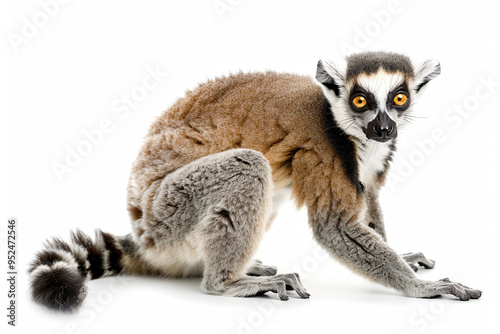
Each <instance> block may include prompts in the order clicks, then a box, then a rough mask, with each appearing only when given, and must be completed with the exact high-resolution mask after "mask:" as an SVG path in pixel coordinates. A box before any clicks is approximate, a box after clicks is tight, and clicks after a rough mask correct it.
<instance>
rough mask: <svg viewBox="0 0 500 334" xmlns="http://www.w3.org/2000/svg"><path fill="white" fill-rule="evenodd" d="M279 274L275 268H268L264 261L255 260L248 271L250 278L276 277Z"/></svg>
mask: <svg viewBox="0 0 500 334" xmlns="http://www.w3.org/2000/svg"><path fill="white" fill-rule="evenodd" d="M277 272H278V268H276V267H275V266H266V265H265V264H262V261H260V260H255V262H254V264H253V265H252V266H251V267H250V268H248V269H247V275H248V276H274V275H276V273H277Z"/></svg>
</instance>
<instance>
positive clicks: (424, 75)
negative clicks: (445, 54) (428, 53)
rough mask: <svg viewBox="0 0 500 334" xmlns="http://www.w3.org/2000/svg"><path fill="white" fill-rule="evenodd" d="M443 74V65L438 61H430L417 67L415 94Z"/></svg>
mask: <svg viewBox="0 0 500 334" xmlns="http://www.w3.org/2000/svg"><path fill="white" fill-rule="evenodd" d="M439 74H441V64H440V63H439V61H438V60H437V59H428V60H425V61H423V62H422V63H420V64H419V65H417V66H415V83H414V85H415V88H414V89H415V92H417V93H418V92H419V91H420V89H421V88H422V87H423V86H425V85H426V84H427V83H428V82H429V81H431V80H432V79H434V78H436V77H438V76H439Z"/></svg>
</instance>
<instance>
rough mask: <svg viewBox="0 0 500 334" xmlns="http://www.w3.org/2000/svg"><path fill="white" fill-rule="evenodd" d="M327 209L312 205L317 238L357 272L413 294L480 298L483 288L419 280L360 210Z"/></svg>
mask: <svg viewBox="0 0 500 334" xmlns="http://www.w3.org/2000/svg"><path fill="white" fill-rule="evenodd" d="M326 211H328V212H320V210H318V209H316V208H309V219H310V223H311V226H312V228H313V232H314V236H315V238H316V240H317V241H318V242H319V243H320V244H321V245H322V246H323V247H324V248H325V249H326V250H328V251H329V252H330V253H331V254H332V255H333V256H334V257H335V258H337V259H339V260H341V261H342V262H344V263H345V264H346V265H348V266H349V267H351V268H352V269H354V270H355V271H357V272H359V273H362V274H364V275H365V276H367V277H368V278H371V279H373V280H374V281H376V282H379V283H382V284H384V285H386V286H389V287H392V288H394V289H396V290H399V291H401V292H403V293H404V294H406V295H408V296H411V297H421V298H428V297H435V296H440V295H447V294H451V295H454V296H456V297H458V298H460V299H461V300H469V299H477V298H479V297H481V291H479V290H476V289H471V288H469V287H467V286H465V285H462V284H460V283H455V282H451V281H450V280H448V279H442V280H439V281H435V282H433V281H426V280H422V279H419V278H418V277H417V276H416V275H415V273H414V272H413V270H412V269H411V268H410V266H409V265H408V264H407V263H406V262H405V261H404V260H403V259H402V258H401V257H400V256H399V255H398V254H397V253H396V252H395V251H394V250H392V249H391V248H390V247H389V246H388V245H387V243H385V242H384V240H383V239H382V238H381V237H380V236H379V235H378V234H377V233H375V232H374V231H373V229H371V228H369V227H368V226H366V225H364V224H363V223H361V222H360V221H359V216H358V213H354V212H350V211H349V210H340V211H339V210H338V209H336V208H334V207H331V208H330V209H327V210H326Z"/></svg>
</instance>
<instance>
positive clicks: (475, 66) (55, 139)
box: [0, 0, 500, 334]
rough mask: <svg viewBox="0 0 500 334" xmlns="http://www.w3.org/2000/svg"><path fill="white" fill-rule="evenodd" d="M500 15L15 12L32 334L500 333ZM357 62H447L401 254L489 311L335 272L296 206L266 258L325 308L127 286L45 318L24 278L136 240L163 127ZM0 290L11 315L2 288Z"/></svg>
mask: <svg viewBox="0 0 500 334" xmlns="http://www.w3.org/2000/svg"><path fill="white" fill-rule="evenodd" d="M499 9H500V8H499V5H498V2H494V1H404V0H401V1H398V0H393V1H385V0H384V1H255V0H252V1H250V0H200V1H103V0H100V1H82V0H80V1H78V0H74V1H68V0H64V1H63V0H41V1H35V0H30V1H19V0H16V1H4V2H2V9H1V15H2V17H1V20H0V21H1V24H2V29H3V30H4V31H3V35H2V36H3V38H2V47H3V54H4V56H5V58H6V59H5V61H2V62H1V64H2V65H1V66H2V70H3V71H2V73H3V75H2V79H1V80H2V85H3V87H2V88H3V89H2V92H3V93H4V94H2V96H3V97H4V98H5V99H3V101H2V104H3V108H2V111H1V117H2V119H1V122H0V127H1V128H0V136H1V143H2V157H3V159H2V164H1V166H2V167H1V168H2V173H1V178H2V180H1V181H2V182H1V185H2V186H1V189H2V198H1V203H2V204H1V206H0V208H1V216H0V217H1V219H2V225H1V226H2V228H1V231H0V233H1V234H0V235H1V236H2V254H5V234H6V221H7V218H8V217H17V218H18V219H19V227H18V233H19V238H20V239H19V246H18V247H19V249H18V251H19V262H20V277H19V283H18V292H19V296H18V312H19V318H18V325H19V326H18V327H17V328H16V330H17V332H19V333H44V334H45V333H47V334H51V333H52V334H55V333H58V334H59V333H67V334H72V333H102V332H105V331H108V330H117V331H118V330H120V331H122V332H123V331H127V330H130V331H137V330H139V331H140V330H147V331H148V332H151V330H154V329H157V330H158V331H162V332H168V333H199V332H203V333H271V332H273V333H276V332H284V331H292V332H293V333H295V332H297V333H299V332H309V333H310V332H316V331H319V330H328V331H330V332H338V333H346V332H349V333H362V332H367V331H370V332H372V333H395V334H402V333H442V332H443V330H445V329H446V330H450V331H451V330H453V331H454V332H456V333H465V332H470V331H474V332H478V333H491V332H494V331H495V330H494V328H496V329H498V320H496V318H497V315H498V310H499V306H498V300H499V299H498V298H499V297H500V296H499V293H498V289H497V284H498V282H497V279H494V277H498V276H494V271H495V268H496V267H497V266H498V263H496V262H497V256H496V255H497V254H498V248H497V245H496V242H497V238H496V236H495V235H496V234H497V233H499V228H498V223H499V221H498V217H497V215H495V216H494V215H493V210H494V208H495V207H497V206H498V204H497V203H498V200H499V198H498V195H497V193H496V189H497V188H496V186H497V185H498V169H499V159H498V145H497V144H496V143H494V142H493V140H498V136H497V135H496V133H497V132H498V128H499V124H500V119H499V117H498V102H499V96H500V68H499V66H498V59H500V52H499V48H498V46H499V45H498V33H499V32H500V31H499V23H498V18H497V14H498V12H499ZM356 50H393V51H399V52H403V53H406V54H408V55H410V56H412V57H417V58H420V59H421V58H425V57H433V58H438V59H439V60H440V61H441V65H442V75H441V76H440V77H439V78H438V79H435V80H434V81H432V82H431V83H430V84H429V87H428V89H427V91H426V94H425V97H424V98H423V100H422V102H421V103H420V105H419V110H420V111H419V113H420V116H422V117H423V118H421V119H419V120H416V121H415V124H414V126H413V127H412V128H410V129H408V130H407V131H406V132H403V133H401V135H400V140H399V149H398V154H397V155H396V158H395V161H394V164H393V168H392V171H391V178H390V182H389V185H388V186H387V187H386V188H385V189H384V191H383V195H382V205H383V207H384V212H385V219H386V225H387V229H388V238H389V243H390V244H391V245H392V246H393V247H394V248H395V249H396V250H397V251H399V252H400V253H403V252H410V251H422V252H424V254H426V255H427V256H428V257H429V258H432V259H434V260H436V261H437V265H436V267H435V269H433V270H429V271H425V270H421V271H420V272H419V275H421V277H423V278H426V279H440V278H444V277H450V278H451V279H452V280H456V281H459V282H462V283H465V284H467V285H470V286H472V287H475V288H479V289H482V290H483V292H484V294H483V297H482V298H481V299H480V300H476V301H470V302H459V301H457V300H455V299H451V298H439V299H432V300H422V299H411V298H406V297H403V296H402V295H401V294H400V293H398V292H395V291H392V290H390V289H387V288H385V287H382V286H379V285H377V284H375V283H372V282H368V281H367V280H365V279H363V278H361V277H359V276H357V275H355V274H353V273H352V272H350V271H349V270H347V269H345V268H344V267H342V266H341V265H339V264H338V263H335V262H334V261H333V260H331V259H329V258H327V257H325V256H324V253H323V252H321V251H320V250H318V248H317V246H316V244H315V243H314V241H313V240H312V234H311V232H310V230H309V228H308V226H307V221H306V215H305V212H304V211H297V210H296V209H295V208H294V206H293V205H292V204H290V205H286V206H285V207H283V209H282V211H281V212H280V214H279V216H278V218H277V220H276V221H275V223H274V225H273V228H272V229H271V231H270V232H269V233H268V234H267V236H266V239H265V241H264V243H263V244H262V246H261V248H260V250H259V254H258V258H260V259H261V260H263V261H264V262H265V263H268V264H273V265H276V266H278V268H279V270H280V272H289V271H298V272H299V273H301V274H302V277H303V283H304V285H305V287H306V288H307V289H308V291H309V292H310V293H311V294H312V297H311V299H309V300H299V299H297V298H291V300H290V301H288V302H279V301H278V300H277V298H276V296H275V295H273V294H268V296H267V297H262V298H253V299H244V298H226V297H215V296H209V295H205V294H203V293H201V292H200V289H199V287H198V286H199V283H200V279H191V280H173V279H158V278H148V277H140V278H139V277H120V278H106V279H101V280H96V281H92V282H91V283H90V284H89V296H88V298H87V300H86V303H85V305H84V307H83V309H82V311H81V312H80V313H77V314H74V315H60V314H54V313H51V312H48V311H46V310H44V309H43V308H41V307H39V306H38V305H35V304H33V303H32V302H31V300H30V298H29V295H28V285H27V280H26V279H27V277H26V274H25V271H26V266H27V263H28V262H29V261H30V260H31V259H32V256H33V253H34V252H35V251H36V250H38V249H40V247H41V243H42V242H43V240H44V239H45V238H46V237H49V236H53V235H59V236H65V237H66V236H67V235H68V231H69V230H70V229H72V228H75V227H80V228H82V229H83V230H84V231H86V232H88V233H92V231H93V229H94V228H96V227H100V228H102V229H103V230H105V231H109V232H113V233H115V234H126V233H128V231H129V222H128V217H127V213H126V210H125V204H126V202H125V189H126V184H127V179H128V174H129V169H130V166H131V163H132V161H133V160H134V158H135V156H136V154H137V152H138V149H139V147H140V145H141V142H142V138H143V137H144V135H145V134H146V131H147V129H148V126H149V124H150V123H151V122H152V121H153V119H154V117H155V116H156V115H159V114H160V113H161V112H162V111H163V110H165V109H166V108H167V107H168V106H169V105H170V104H171V103H172V102H173V101H174V100H175V99H176V98H177V97H179V96H182V95H183V92H184V91H185V90H186V89H188V88H192V87H194V86H195V85H196V84H197V83H198V82H201V81H204V80H206V79H207V78H212V77H214V76H217V75H222V74H227V73H229V72H231V71H233V72H234V71H238V70H240V69H241V70H244V71H246V70H259V71H260V70H266V69H273V70H278V71H290V72H297V73H302V74H309V75H314V73H315V68H316V62H317V60H318V59H319V58H322V57H326V58H331V59H341V58H343V57H344V56H345V55H346V53H347V52H350V51H356ZM96 129H99V130H98V131H99V133H101V134H102V136H99V135H97V134H96V133H97V132H96V131H97V130H96ZM86 133H87V134H89V133H93V134H94V138H95V139H94V142H93V143H90V144H89V142H88V139H87V138H86ZM77 150H80V152H85V155H84V156H81V157H80V159H78V158H77V157H75V156H74V153H71V152H73V151H77ZM67 159H69V160H68V161H69V164H68V161H66V160H67ZM63 164H64V165H66V169H63V170H62V171H61V170H59V175H58V173H56V172H55V170H54V166H55V165H57V166H59V168H61V166H62V165H63ZM493 171H496V173H494V172H493ZM61 173H62V174H61ZM2 261H6V260H5V255H3V256H2ZM1 267H2V268H5V267H6V266H5V265H4V264H2V265H1ZM5 271H6V270H5ZM0 288H1V289H2V292H1V295H2V296H4V297H2V304H1V305H6V302H7V301H6V297H5V295H6V291H7V285H6V282H5V280H3V279H2V284H1V285H0ZM4 291H5V292H4ZM1 309H3V310H5V307H3V306H2V307H1ZM2 312H3V313H2V316H1V317H0V318H1V319H4V320H2V325H1V326H2V328H6V327H9V331H10V330H12V328H10V326H7V325H6V317H5V315H4V313H5V312H6V311H2ZM2 332H3V329H2ZM12 332H14V331H12Z"/></svg>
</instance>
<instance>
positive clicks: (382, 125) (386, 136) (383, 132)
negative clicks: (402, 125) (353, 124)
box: [363, 110, 398, 143]
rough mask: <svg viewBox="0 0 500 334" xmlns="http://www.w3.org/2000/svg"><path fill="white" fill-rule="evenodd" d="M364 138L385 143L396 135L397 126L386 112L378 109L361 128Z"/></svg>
mask: <svg viewBox="0 0 500 334" xmlns="http://www.w3.org/2000/svg"><path fill="white" fill-rule="evenodd" d="M363 131H364V132H365V135H366V138H368V139H373V140H375V141H378V142H381V143H385V142H387V141H389V140H391V139H394V138H396V137H397V136H398V127H397V124H396V122H394V121H393V120H392V119H391V118H390V117H389V115H388V114H387V112H385V111H381V110H379V111H378V112H377V117H375V118H374V119H373V120H372V121H370V123H368V125H367V126H366V128H363Z"/></svg>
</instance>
